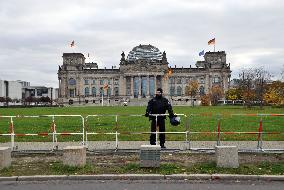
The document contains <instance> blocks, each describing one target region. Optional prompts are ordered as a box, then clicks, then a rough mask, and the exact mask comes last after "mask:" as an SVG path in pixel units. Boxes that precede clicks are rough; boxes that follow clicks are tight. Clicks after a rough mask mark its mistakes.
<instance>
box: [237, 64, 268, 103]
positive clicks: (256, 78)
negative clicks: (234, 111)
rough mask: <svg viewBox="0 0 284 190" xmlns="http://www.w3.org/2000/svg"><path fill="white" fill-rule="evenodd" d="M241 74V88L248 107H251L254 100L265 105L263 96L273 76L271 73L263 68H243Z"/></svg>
mask: <svg viewBox="0 0 284 190" xmlns="http://www.w3.org/2000/svg"><path fill="white" fill-rule="evenodd" d="M239 76H240V80H241V82H240V86H239V88H240V90H241V92H242V97H243V100H244V102H245V105H246V106H247V107H251V106H252V103H253V102H254V101H257V102H259V103H260V107H261V108H262V106H263V96H264V93H265V85H266V83H267V82H268V80H269V79H270V78H271V74H270V73H269V72H268V71H266V70H264V69H263V68H255V69H253V68H249V69H243V70H242V72H241V73H240V74H239Z"/></svg>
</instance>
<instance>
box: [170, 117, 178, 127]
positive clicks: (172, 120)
mask: <svg viewBox="0 0 284 190" xmlns="http://www.w3.org/2000/svg"><path fill="white" fill-rule="evenodd" d="M170 123H171V124H172V125H173V126H178V125H179V124H180V117H172V118H170Z"/></svg>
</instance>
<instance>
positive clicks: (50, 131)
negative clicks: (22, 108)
mask: <svg viewBox="0 0 284 190" xmlns="http://www.w3.org/2000/svg"><path fill="white" fill-rule="evenodd" d="M68 117H71V118H74V117H78V118H80V120H81V131H79V132H58V131H57V129H58V126H57V125H56V118H68ZM0 118H8V119H9V120H10V122H9V130H8V131H9V132H8V133H0V136H10V138H11V149H12V150H15V149H16V146H15V138H16V137H23V136H52V143H53V149H56V147H58V138H57V137H58V135H60V136H68V135H81V136H82V144H85V118H84V117H83V116H81V115H32V116H27V115H16V116H0ZM17 118H21V119H27V118H28V119H31V118H48V119H49V120H50V126H48V125H47V127H46V128H43V127H42V130H44V131H40V132H37V133H35V132H27V131H29V130H31V129H29V128H28V129H24V130H25V131H23V132H21V133H19V132H16V128H17V127H15V119H17ZM39 122H40V123H41V124H42V121H39ZM45 122H47V121H45ZM39 126H40V125H37V126H33V127H35V128H37V127H39ZM33 127H31V128H33ZM60 127H61V126H60Z"/></svg>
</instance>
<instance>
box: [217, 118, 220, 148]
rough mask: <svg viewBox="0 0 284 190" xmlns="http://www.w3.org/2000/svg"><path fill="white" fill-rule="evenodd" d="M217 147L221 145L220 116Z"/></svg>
mask: <svg viewBox="0 0 284 190" xmlns="http://www.w3.org/2000/svg"><path fill="white" fill-rule="evenodd" d="M217 131H218V133H217V146H220V145H221V142H220V141H221V134H220V133H221V127H220V116H218V126H217Z"/></svg>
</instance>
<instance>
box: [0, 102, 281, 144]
mask: <svg viewBox="0 0 284 190" xmlns="http://www.w3.org/2000/svg"><path fill="white" fill-rule="evenodd" d="M174 112H175V113H181V114H186V115H187V116H188V117H187V118H184V117H182V123H181V125H180V126H178V127H173V126H171V125H170V124H169V120H167V122H166V130H167V131H168V132H170V131H173V132H181V131H186V126H189V129H190V131H191V132H207V131H210V132H216V131H217V125H218V119H220V127H221V131H222V132H231V131H239V132H257V131H258V128H259V126H260V120H261V119H262V124H263V131H264V132H280V133H281V134H264V135H263V139H264V140H284V116H244V115H241V116H240V115H239V116H237V115H232V114H261V113H262V114H264V113H269V114H277V113H281V114H284V109H283V108H282V109H281V108H271V107H265V108H264V109H259V108H252V109H246V108H243V107H238V106H216V107H194V108H192V107H185V106H175V107H174ZM144 113H145V107H130V106H128V107H55V108H0V115H1V116H15V115H26V116H31V115H82V116H83V117H86V116H87V115H100V114H102V115H105V116H99V117H88V120H87V122H86V125H85V127H86V129H87V130H88V131H89V132H99V133H104V132H115V131H118V132H120V133H123V134H121V135H119V140H148V139H149V134H143V135H133V134H127V133H128V132H149V129H150V127H149V125H150V122H149V121H148V118H145V117H142V116H140V117H138V116H132V117H129V116H126V115H129V114H141V115H142V114H144ZM113 114H119V115H120V116H118V122H117V123H116V122H115V116H110V115H113ZM13 122H14V130H15V133H16V134H24V133H44V132H49V133H50V132H52V130H51V124H52V118H51V117H50V118H48V117H40V118H23V117H19V118H14V119H13ZM55 124H56V130H57V132H61V133H63V132H82V120H81V118H80V117H56V118H55ZM9 125H10V119H9V118H3V117H2V118H1V117H0V134H7V133H9V131H10V127H9ZM81 138H82V137H81V136H80V135H74V136H58V141H80V140H81ZM189 138H190V139H191V140H216V134H209V133H203V134H191V135H190V137H189ZM88 139H89V140H114V139H115V136H114V135H91V136H88ZM184 139H185V135H172V134H171V135H170V134H167V140H184ZM256 139H257V134H223V135H222V137H221V140H256ZM15 140H16V141H44V142H46V141H52V137H51V136H24V137H23V136H16V137H15ZM9 141H10V136H0V142H9Z"/></svg>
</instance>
